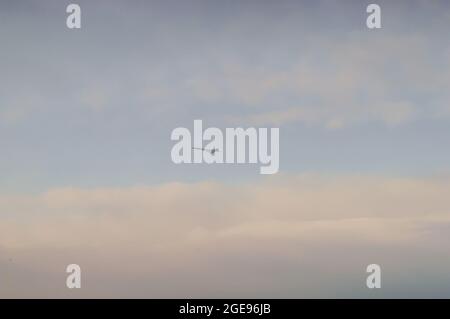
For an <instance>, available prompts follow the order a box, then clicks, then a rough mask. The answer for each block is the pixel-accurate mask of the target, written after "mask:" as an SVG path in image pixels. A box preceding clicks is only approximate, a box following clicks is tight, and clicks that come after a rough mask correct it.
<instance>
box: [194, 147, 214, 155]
mask: <svg viewBox="0 0 450 319" xmlns="http://www.w3.org/2000/svg"><path fill="white" fill-rule="evenodd" d="M192 149H193V150H199V151H206V152H210V153H211V155H214V154H215V153H216V152H218V151H219V149H218V148H213V149H211V150H208V149H206V148H198V147H193V148H192Z"/></svg>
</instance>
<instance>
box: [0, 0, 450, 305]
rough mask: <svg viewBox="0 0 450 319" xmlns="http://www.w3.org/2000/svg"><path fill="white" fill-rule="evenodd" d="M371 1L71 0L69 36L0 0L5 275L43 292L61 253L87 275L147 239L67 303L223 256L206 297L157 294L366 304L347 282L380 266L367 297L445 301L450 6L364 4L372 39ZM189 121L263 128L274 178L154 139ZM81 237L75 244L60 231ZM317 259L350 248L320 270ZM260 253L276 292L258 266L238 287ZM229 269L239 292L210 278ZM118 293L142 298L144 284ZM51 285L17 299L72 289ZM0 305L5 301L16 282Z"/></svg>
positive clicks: (0, 202)
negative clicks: (37, 283) (272, 137)
mask: <svg viewBox="0 0 450 319" xmlns="http://www.w3.org/2000/svg"><path fill="white" fill-rule="evenodd" d="M371 2H373V1H200V0H199V1H133V2H128V1H78V2H77V3H78V4H80V6H81V8H82V28H81V29H80V30H69V29H68V28H67V27H66V24H65V20H66V16H67V14H66V13H65V8H66V6H67V5H68V2H67V3H66V2H64V1H62V2H61V1H29V2H24V1H14V2H7V1H1V2H0V41H1V42H0V43H1V50H0V69H1V76H0V149H1V150H2V152H1V155H2V156H0V174H1V178H0V219H3V226H0V228H1V231H2V233H3V235H0V252H1V253H2V255H3V256H15V257H14V258H15V259H16V260H17V263H18V264H20V267H18V268H17V269H18V270H17V272H15V270H14V269H11V270H8V271H9V272H10V273H12V274H13V277H14V276H15V277H14V278H16V277H17V278H19V277H21V276H24V277H25V278H33V274H35V273H39V274H41V275H42V276H43V278H47V277H46V276H48V278H47V279H48V280H49V281H50V282H52V283H53V284H54V285H55V286H54V287H57V284H56V282H57V280H58V279H57V278H58V277H57V276H56V275H55V273H54V270H55V269H58V268H57V266H56V265H58V267H59V266H61V267H62V265H64V263H65V262H66V260H73V259H75V260H77V259H78V260H81V261H83V263H84V264H85V265H89V267H90V269H97V270H101V269H102V267H104V266H105V263H107V262H108V261H118V260H121V254H120V252H126V251H127V249H128V248H129V247H136V246H141V245H142V246H145V247H149V248H148V249H144V248H142V250H138V249H137V250H134V249H131V250H130V251H129V252H127V253H126V254H127V256H128V258H129V260H139V261H141V262H142V265H151V261H152V260H155V259H157V260H158V262H157V263H158V265H157V266H156V268H155V269H153V268H152V269H151V270H148V272H147V271H145V269H144V267H143V268H142V269H141V268H140V267H139V266H136V265H135V264H133V263H130V264H128V263H123V264H121V262H119V261H118V265H117V266H116V268H114V267H113V270H112V271H111V272H109V273H105V274H104V277H101V276H100V277H98V275H95V276H94V275H93V277H92V280H94V281H100V282H102V280H106V281H108V280H110V279H111V278H114V276H116V275H117V274H120V275H121V276H122V277H121V278H122V279H121V280H123V282H122V281H119V282H118V283H117V286H114V285H113V284H112V285H113V286H112V287H113V288H111V289H109V290H108V289H104V290H103V289H102V286H101V285H100V286H99V287H97V288H93V287H91V288H92V289H91V290H89V291H87V292H84V293H86V294H87V295H86V296H109V293H111V294H112V295H111V296H117V295H120V292H119V290H118V287H120V286H121V285H122V284H123V283H126V282H130V281H133V278H134V277H133V275H132V273H136V274H137V275H136V276H137V277H139V276H142V277H144V278H151V280H150V281H152V280H153V281H155V282H158V285H159V286H158V285H156V286H158V287H159V288H161V286H162V285H163V282H164V280H163V279H164V278H165V276H170V275H171V274H172V275H174V276H175V278H179V277H182V276H184V275H188V276H192V278H198V276H200V274H202V273H208V271H211V269H213V266H211V268H208V266H207V265H206V264H200V261H202V260H207V259H208V256H209V254H211V252H212V251H214V250H215V247H216V248H217V247H221V249H224V251H225V252H226V253H225V254H224V256H220V255H216V254H214V253H212V256H213V257H212V260H213V261H214V262H215V263H217V264H221V263H224V264H226V263H230V264H232V265H234V267H235V268H233V267H231V268H230V269H231V270H229V269H227V268H226V267H223V268H221V267H222V266H220V267H219V268H220V271H219V272H220V273H221V274H222V275H223V281H222V280H217V282H216V284H217V285H218V286H220V285H223V286H222V288H223V289H222V290H221V289H220V288H218V286H208V284H207V283H206V282H205V283H202V285H200V287H199V288H198V289H197V288H195V289H194V288H193V287H192V285H193V283H191V282H189V281H188V282H181V283H180V284H179V285H181V286H177V283H176V282H171V285H169V286H168V287H165V288H164V289H163V288H161V289H162V290H160V292H161V294H162V295H163V296H177V297H184V296H185V295H186V294H187V295H190V293H192V295H193V296H205V294H208V293H211V294H213V295H214V296H230V295H231V296H233V294H234V295H236V292H237V291H241V292H242V295H243V296H254V294H255V293H256V294H258V292H259V291H262V290H261V289H263V290H264V291H266V292H267V294H268V295H270V294H271V293H273V294H274V295H276V296H325V297H329V296H338V295H342V296H350V297H352V296H355V294H354V293H355V292H357V293H362V294H365V293H367V292H366V291H365V290H364V289H363V288H361V287H360V286H359V284H358V282H359V281H358V280H360V279H361V278H360V277H361V276H362V277H364V273H363V274H357V275H355V272H356V271H357V269H360V268H361V267H362V268H361V269H363V268H364V267H363V266H364V265H365V264H366V262H367V263H370V262H372V261H373V259H377V258H378V259H379V260H381V261H380V263H382V262H384V265H390V268H388V270H387V271H388V274H392V278H396V279H392V283H393V284H392V285H391V286H390V287H389V288H387V290H385V291H384V292H383V293H384V294H385V295H384V296H394V297H395V296H406V297H408V296H447V297H448V293H449V291H450V290H449V288H448V287H449V285H444V287H441V286H439V282H440V281H442V280H441V279H444V278H445V279H448V274H447V273H448V272H447V271H446V270H445V268H446V267H447V269H448V265H449V261H450V257H449V255H448V252H445V251H444V250H443V249H440V248H438V247H437V245H438V243H440V242H441V243H442V242H444V243H447V241H448V238H447V237H448V236H447V235H446V234H445V232H442V228H443V229H447V228H446V227H448V224H449V221H450V219H449V216H448V212H449V209H450V203H449V202H448V198H450V197H449V196H448V190H447V189H450V188H448V177H449V171H450V170H449V163H450V149H449V147H448V145H449V143H448V136H450V104H449V103H450V87H449V86H450V84H449V83H450V43H449V41H448V30H449V29H450V3H449V2H448V1H419V0H414V1H395V2H393V1H377V3H378V4H379V5H380V6H381V8H382V28H381V29H379V30H369V29H367V28H366V26H365V21H366V17H367V13H366V6H367V5H368V4H369V3H371ZM195 119H202V120H203V123H204V127H208V126H211V127H219V128H223V129H224V128H226V127H238V126H240V127H244V128H245V127H252V126H254V127H279V128H280V173H279V174H277V175H276V176H272V177H269V178H268V177H263V176H261V175H259V164H257V165H247V164H246V165H225V164H224V165H206V164H204V165H193V164H192V165H176V164H174V163H173V162H172V161H171V158H170V150H171V148H172V146H173V145H174V144H175V142H173V141H171V140H170V134H171V132H172V130H173V129H175V128H177V127H187V128H189V129H192V126H193V120H195ZM270 194H273V196H272V195H270ZM261 197H262V198H264V200H262V199H260V198H261ZM190 198H192V199H190ZM340 198H342V200H341V199H340ZM194 199H195V200H194ZM260 201H261V202H260ZM344 202H345V203H344ZM283 203H288V204H289V205H284V204H283ZM324 203H327V204H324ZM347 203H348V206H347ZM352 203H353V204H352ZM322 205H325V206H322ZM326 205H329V206H326ZM341 205H342V207H341ZM277 207H282V208H280V209H277ZM276 213H279V214H276ZM311 221H312V222H311ZM103 225H106V226H103ZM123 225H127V227H128V228H127V229H125V228H124V227H125V226H123ZM169 225H170V226H169ZM96 226H98V227H99V229H98V231H99V235H98V237H95V236H93V237H92V238H91V237H90V235H87V236H86V237H87V238H89V240H88V239H86V240H82V239H80V238H77V237H76V236H74V237H71V235H69V234H68V233H74V234H80V233H83V234H85V233H90V232H95V231H94V230H95V227H96ZM145 227H148V228H149V229H151V230H152V231H155V235H154V236H152V235H148V234H147V231H148V229H146V228H145ZM160 229H166V233H164V232H162V233H160V232H159V230H160ZM0 233H1V232H0ZM43 234H44V235H43ZM316 234H324V236H325V237H326V238H327V240H328V242H326V241H324V240H322V239H321V238H318V237H317V235H316ZM348 234H351V235H352V236H354V237H352V238H357V239H359V240H360V241H361V244H360V245H356V244H355V243H354V242H353V241H352V238H349V236H348ZM117 236H118V237H117ZM350 237H351V236H350ZM117 238H119V239H117ZM329 242H332V243H335V244H332V245H328V243H329ZM208 243H209V244H208ZM185 245H186V247H185ZM261 245H263V246H264V247H266V248H267V250H265V249H263V248H261ZM277 245H284V246H285V247H286V249H285V250H282V251H276V248H274V247H277ZM114 247H119V252H117V251H114V249H113V248H114ZM242 247H246V249H248V250H252V249H255V251H256V252H255V253H254V254H252V255H251V256H252V257H248V258H247V257H245V256H246V255H245V250H241V248H242ZM184 248H185V250H183V249H184ZM297 248H298V250H299V251H301V253H300V252H299V255H296V253H295V252H296V251H297ZM397 249H399V250H400V251H405V256H399V255H398V254H397V253H396V252H397V251H398V250H397ZM61 251H63V252H64V253H62V252H61ZM180 251H187V252H189V253H190V254H188V253H187V254H188V256H187V257H186V258H187V259H188V263H187V266H186V267H187V268H183V267H182V266H181V264H182V263H183V262H182V261H181V260H180V259H178V257H177V256H178V254H179V253H180ZM332 251H341V252H345V251H348V253H344V254H345V255H344V258H343V259H344V261H343V262H342V264H339V265H338V268H339V271H338V270H336V271H335V272H333V271H332V270H329V269H328V268H327V267H326V265H327V264H328V263H333V260H332V259H331V258H332V257H330V256H332V255H333V254H331V252H332ZM378 251H380V252H378ZM314 252H317V255H316V254H315V253H314ZM375 252H376V253H375ZM40 254H41V255H44V256H47V258H46V259H45V258H44V260H47V259H48V260H49V263H48V264H47V263H43V262H41V261H38V259H39V258H38V257H37V256H38V255H40ZM263 255H267V256H268V257H267V258H268V259H269V260H270V264H271V265H272V266H273V267H274V268H275V269H278V270H279V271H280V273H283V275H280V276H279V280H280V282H279V283H277V282H276V281H273V282H271V281H270V280H267V279H264V278H266V277H267V273H268V271H269V270H267V269H265V268H264V267H263V268H261V269H260V271H256V272H255V273H254V276H255V277H252V276H250V277H248V275H249V274H251V273H252V269H255V268H257V269H259V268H258V267H262V266H261V265H262V263H263V261H262V256H263ZM99 256H102V257H103V258H99ZM302 256H303V257H305V258H306V259H305V258H303V257H302ZM327 256H328V257H327ZM355 256H360V257H355ZM425 257H426V258H427V259H426V260H429V261H427V262H425V261H424V260H425ZM4 258H6V257H4ZM196 258H197V259H196ZM2 260H3V259H2V258H0V264H2ZM196 260H197V261H196ZM50 261H52V262H54V263H53V264H51V263H50ZM81 261H80V263H81ZM239 261H242V263H243V264H240V263H239ZM415 261H418V264H417V269H416V271H417V273H416V275H417V276H419V277H420V276H421V275H424V274H429V273H433V274H434V275H433V276H434V277H433V278H434V279H433V280H430V281H429V282H428V285H427V283H426V282H422V281H420V280H419V281H418V282H420V285H419V284H417V286H414V287H416V288H414V289H416V290H414V289H413V291H412V292H411V291H410V290H409V289H408V288H407V287H408V285H410V284H411V283H410V281H409V280H410V279H411V278H412V277H411V278H410V277H408V276H406V277H402V276H401V275H399V274H401V271H402V269H403V268H404V267H408V265H411V263H414V262H415ZM71 262H73V261H71ZM34 263H36V264H34ZM167 263H174V264H175V265H174V266H173V268H172V271H173V272H172V273H170V272H165V271H164V267H165V266H166V265H167ZM317 263H320V267H319V266H318V264H317ZM439 263H441V264H439ZM3 265H4V264H3ZM240 266H242V267H243V269H245V270H244V271H243V272H241V273H239V275H240V276H242V278H241V280H242V285H243V284H244V283H247V284H249V282H246V281H245V278H249V279H248V280H250V281H251V282H258V285H256V286H254V290H252V288H248V289H247V288H245V287H244V286H242V285H239V284H236V286H233V285H232V284H228V283H227V280H226V279H227V278H228V279H229V278H232V275H233V274H235V273H234V272H238V270H237V269H238V268H239V267H240ZM317 267H318V268H317ZM36 269H37V270H36ZM424 269H425V271H424ZM297 270H298V271H299V272H302V271H303V276H304V277H299V278H297V277H295V276H296V273H297V272H298V271H297ZM211 276H212V275H211ZM246 276H247V277H246ZM339 276H341V277H342V278H347V279H348V280H347V283H348V286H346V287H347V288H345V287H344V286H343V283H342V282H341V281H340V280H339V278H340V277H339ZM358 276H359V277H358ZM396 276H397V277H396ZM411 276H412V275H411ZM417 276H416V277H417ZM294 277H295V278H297V279H295V280H294V279H293V278H294ZM105 278H106V279H105ZM108 278H109V279H108ZM310 278H314V280H315V279H317V280H318V281H317V282H315V281H314V280H313V279H310ZM258 280H259V281H258ZM293 280H294V282H297V281H296V280H298V283H299V285H300V286H302V285H303V288H301V287H298V286H291V284H290V283H291V282H293ZM424 280H425V279H424ZM394 283H395V284H394ZM316 284H317V285H316ZM132 287H134V290H133V289H131V290H130V294H131V295H132V296H158V291H157V290H152V289H151V287H149V286H147V284H146V283H145V282H144V283H139V284H138V283H135V284H134V285H132ZM247 287H250V286H247ZM305 287H307V288H305ZM419 288H421V289H422V290H420V289H419ZM58 289H59V288H55V290H50V291H45V292H43V291H40V290H39V289H38V287H36V290H33V289H31V290H30V294H31V296H42V295H44V296H47V295H50V296H52V295H55V294H57V295H63V296H70V295H65V294H66V292H64V291H60V290H58ZM246 289H247V290H246ZM305 289H306V290H305ZM417 289H418V290H417ZM0 293H2V290H1V288H0ZM114 293H117V295H114ZM179 293H182V294H185V295H181V296H180V295H179ZM252 293H253V294H252ZM308 293H310V294H308ZM3 294H4V295H6V296H10V295H17V296H23V295H24V290H23V286H22V283H21V282H20V280H18V283H17V285H16V286H14V289H13V293H11V294H10V293H9V292H8V291H5V290H3ZM380 295H382V294H379V295H375V296H380ZM264 296H265V295H264ZM364 296H371V295H364Z"/></svg>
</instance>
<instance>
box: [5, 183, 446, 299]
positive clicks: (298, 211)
mask: <svg viewBox="0 0 450 319" xmlns="http://www.w3.org/2000/svg"><path fill="white" fill-rule="evenodd" d="M449 190H450V181H449V180H446V179H445V180H443V179H409V178H404V179H402V178H397V179H395V178H381V177H368V176H366V177H357V176H355V177H342V176H335V177H324V176H318V175H302V176H295V177H287V176H281V177H276V178H267V179H264V180H262V181H261V182H260V183H248V184H245V185H240V186H235V185H226V184H220V183H216V182H202V183H195V184H184V183H171V184H166V185H162V186H156V187H143V186H142V187H133V188H104V189H75V188H61V189H53V190H50V191H48V192H46V193H44V194H41V195H35V196H30V195H24V196H1V197H0V212H1V214H2V223H1V225H0V242H1V246H0V251H1V256H2V257H1V258H0V263H1V264H3V267H2V270H1V275H0V276H1V277H3V278H7V285H2V286H1V288H0V294H1V296H3V297H14V296H19V297H52V296H53V297H56V296H63V297H180V298H185V297H289V298H291V297H331V298H332V297H337V296H339V297H362V296H366V297H381V296H383V297H389V296H393V297H414V296H421V297H430V296H437V297H448V296H450V281H447V282H446V280H447V279H449V280H450V276H449V275H448V271H447V270H446V269H448V267H449V266H450V253H449V252H448V249H447V247H448V245H449V244H450V236H449V235H448V234H449V232H448V229H449V228H450V201H449V198H450V196H449V195H450V191H449ZM70 263H78V264H80V266H81V267H82V270H83V287H82V289H81V290H79V291H69V290H67V289H65V286H64V285H65V275H66V274H65V273H64V270H65V266H66V265H68V264H70ZM371 263H378V264H380V265H381V266H382V270H383V289H382V290H381V291H377V292H372V291H368V290H367V289H366V288H365V275H366V274H365V267H366V266H367V265H368V264H371ZM437 278H439V280H437Z"/></svg>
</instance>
